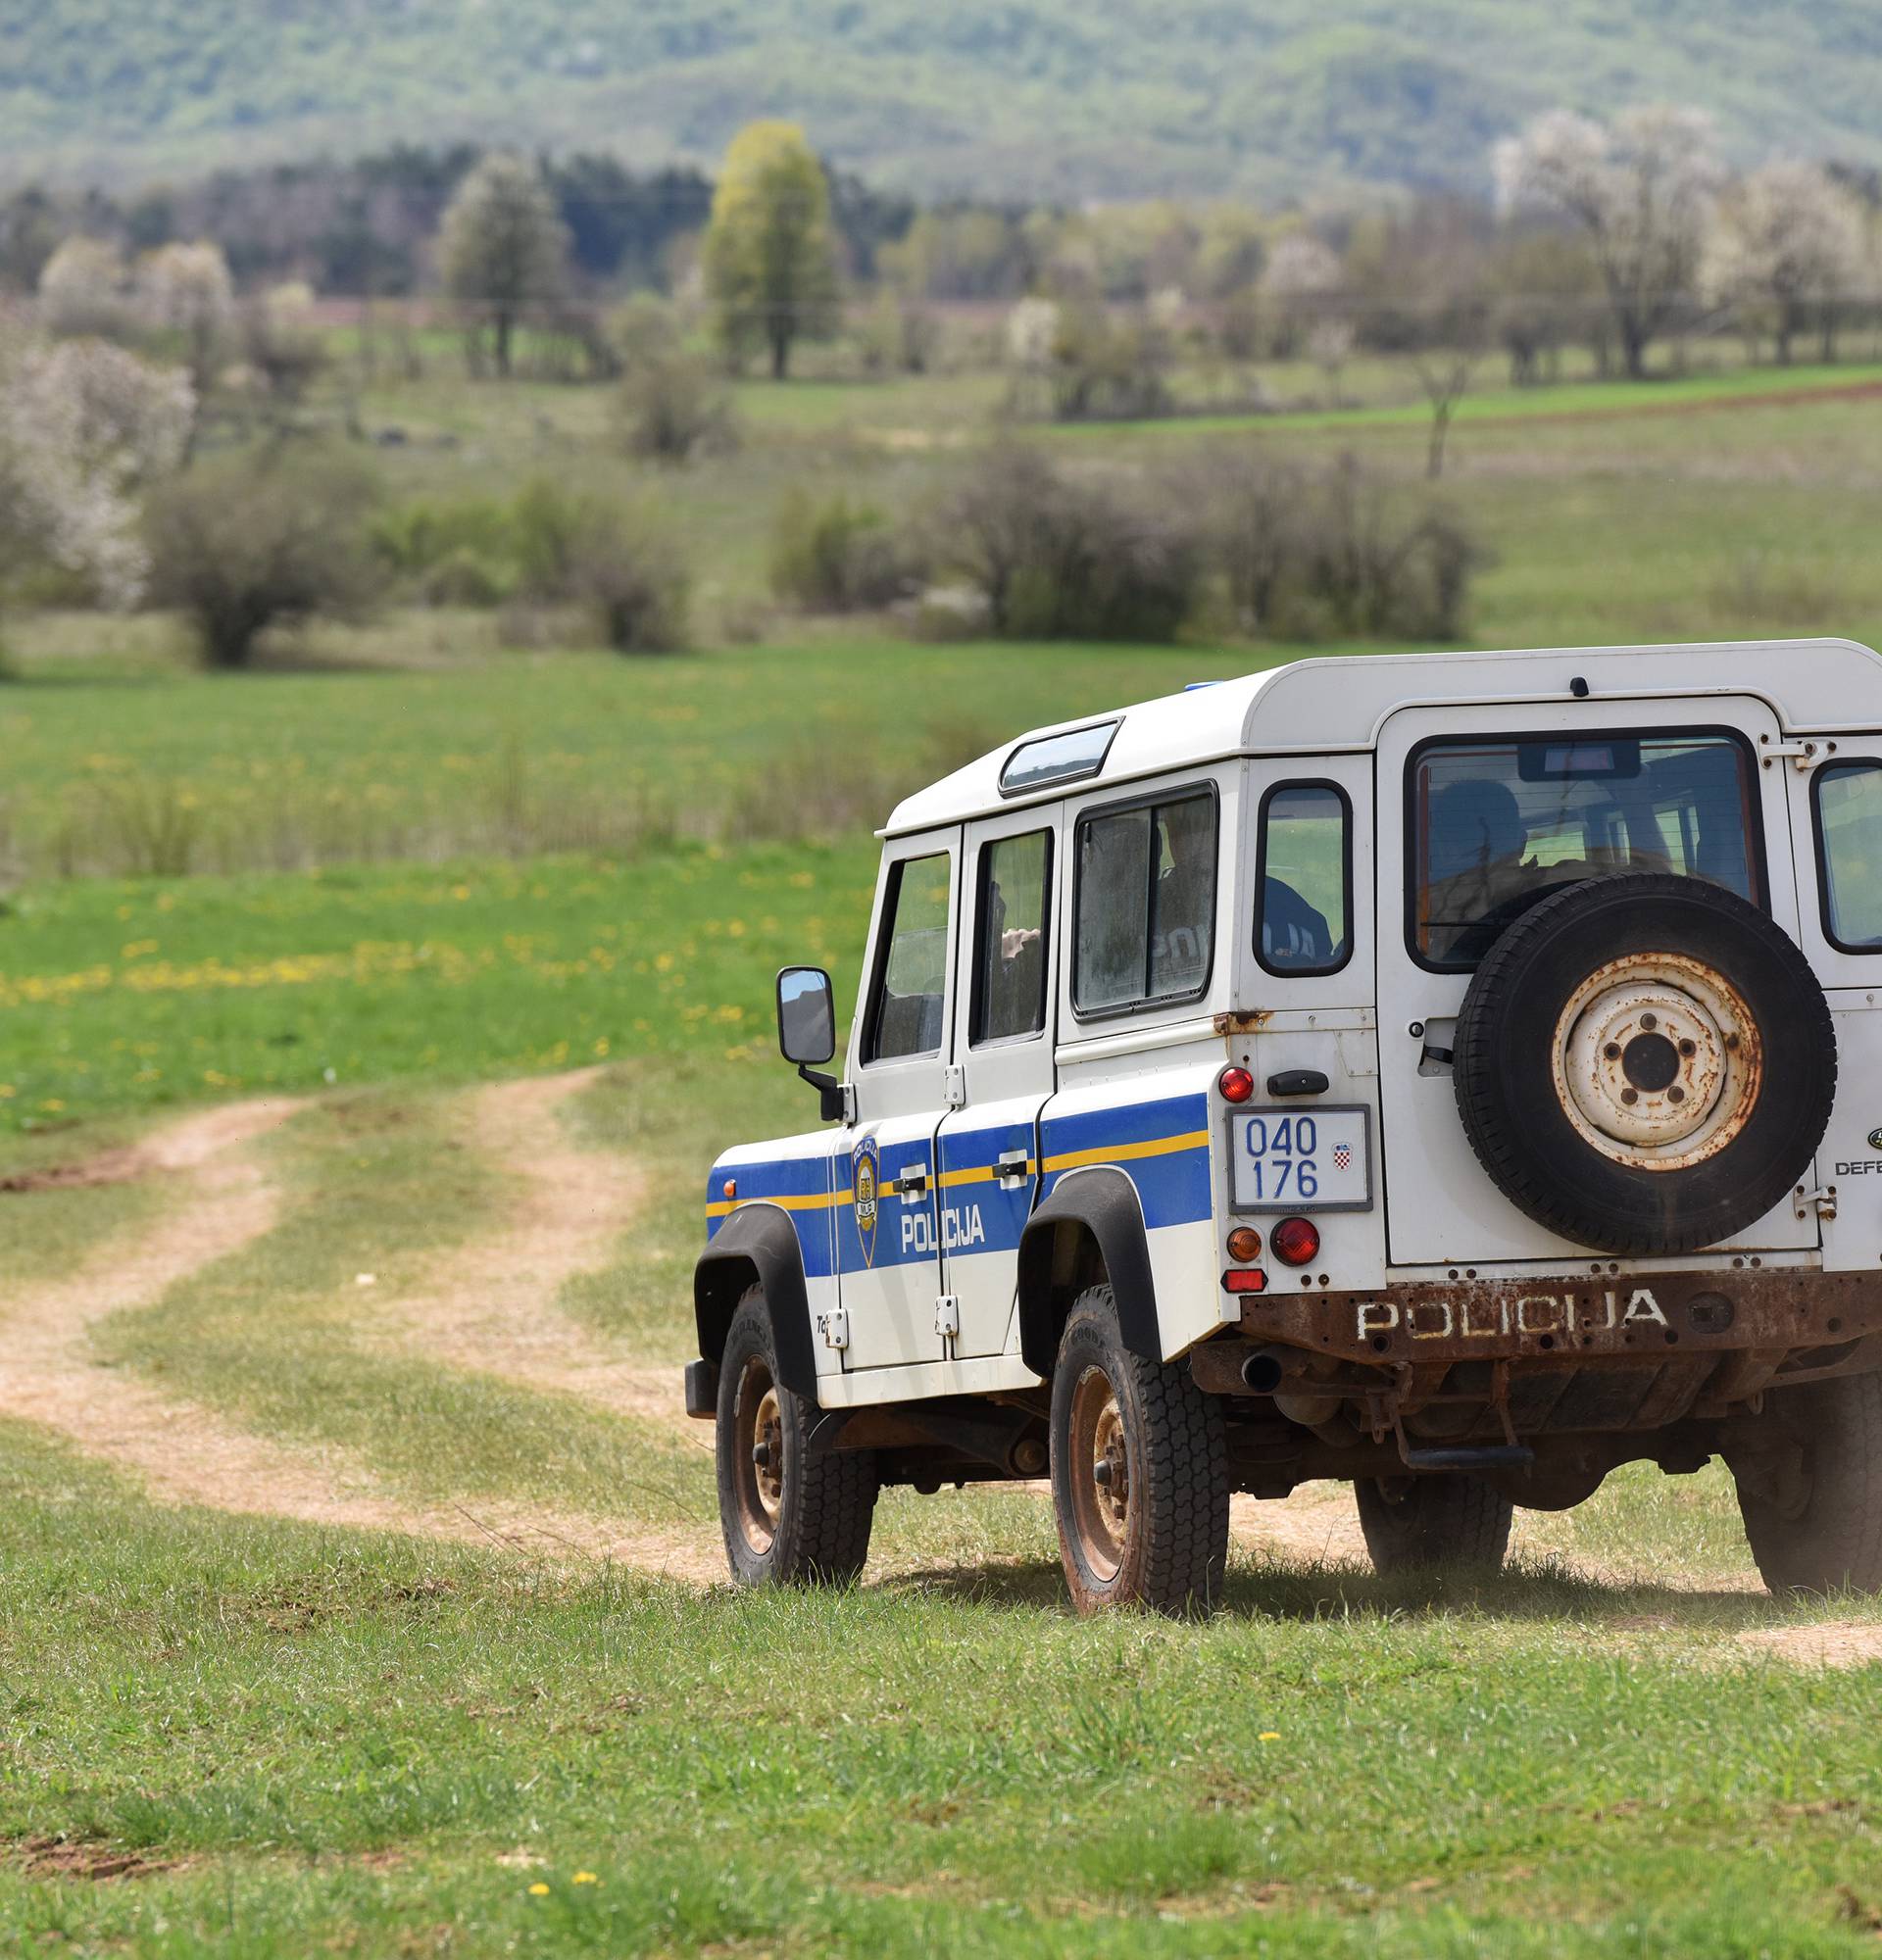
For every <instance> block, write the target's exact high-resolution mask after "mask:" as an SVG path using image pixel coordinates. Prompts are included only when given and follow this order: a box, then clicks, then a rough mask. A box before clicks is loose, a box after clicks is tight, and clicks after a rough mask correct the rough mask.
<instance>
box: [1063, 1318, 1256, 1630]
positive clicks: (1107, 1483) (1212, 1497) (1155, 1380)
mask: <svg viewBox="0 0 1882 1960" xmlns="http://www.w3.org/2000/svg"><path fill="white" fill-rule="evenodd" d="M1052 1496H1053V1509H1054V1512H1055V1515H1056V1517H1057V1519H1058V1525H1059V1548H1060V1552H1061V1555H1062V1557H1063V1559H1064V1561H1065V1581H1066V1584H1067V1585H1068V1586H1069V1587H1070V1589H1071V1596H1072V1601H1073V1603H1074V1604H1075V1605H1076V1606H1077V1607H1078V1608H1079V1610H1080V1611H1081V1612H1092V1611H1095V1610H1097V1609H1098V1608H1100V1607H1105V1606H1127V1605H1139V1606H1149V1607H1152V1608H1154V1609H1155V1610H1156V1611H1158V1612H1160V1613H1184V1612H1195V1611H1204V1612H1206V1611H1208V1610H1209V1609H1210V1608H1211V1607H1212V1606H1213V1605H1215V1604H1216V1603H1217V1601H1218V1600H1219V1599H1220V1597H1221V1590H1222V1572H1223V1568H1224V1566H1225V1565H1226V1564H1227V1562H1228V1446H1227V1442H1226V1438H1225V1436H1224V1433H1223V1427H1222V1415H1221V1410H1220V1408H1219V1407H1218V1406H1217V1405H1216V1403H1215V1402H1214V1400H1213V1398H1212V1397H1209V1396H1206V1395H1205V1394H1204V1393H1203V1392H1202V1390H1201V1389H1199V1388H1198V1387H1197V1386H1196V1382H1195V1379H1194V1377H1193V1376H1192V1375H1191V1374H1190V1372H1189V1370H1188V1369H1187V1368H1184V1367H1180V1366H1171V1365H1168V1364H1166V1363H1164V1362H1161V1361H1148V1360H1146V1359H1144V1357H1143V1356H1142V1355H1140V1354H1133V1353H1131V1352H1130V1351H1129V1350H1128V1349H1127V1348H1125V1347H1124V1344H1123V1338H1122V1336H1121V1335H1120V1334H1119V1332H1118V1329H1117V1310H1116V1305H1115V1302H1114V1299H1113V1298H1112V1291H1111V1289H1110V1287H1108V1286H1104V1287H1091V1288H1089V1289H1088V1290H1087V1291H1086V1292H1084V1293H1082V1294H1080V1295H1079V1297H1078V1299H1076V1300H1075V1301H1074V1302H1073V1304H1072V1309H1071V1312H1070V1314H1069V1315H1068V1316H1067V1318H1066V1321H1065V1334H1064V1336H1063V1338H1062V1339H1061V1341H1060V1344H1059V1364H1058V1367H1057V1369H1056V1370H1055V1371H1054V1374H1053V1380H1052Z"/></svg>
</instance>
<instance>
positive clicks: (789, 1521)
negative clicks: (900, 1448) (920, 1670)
mask: <svg viewBox="0 0 1882 1960" xmlns="http://www.w3.org/2000/svg"><path fill="white" fill-rule="evenodd" d="M815 1414H816V1410H815V1408H814V1407H813V1406H812V1405H811V1404H810V1403H808V1402H806V1401H805V1400H804V1399H803V1398H802V1397H799V1396H795V1395H793V1394H792V1393H791V1391H790V1390H789V1389H787V1388H785V1387H784V1386H783V1385H782V1384H781V1383H780V1382H779V1381H778V1379H777V1350H776V1347H775V1344H774V1342H773V1338H772V1334H771V1317H770V1314H769V1313H768V1311H767V1310H766V1306H765V1296H764V1294H763V1293H762V1292H761V1291H760V1290H759V1288H757V1287H751V1288H748V1289H747V1291H746V1293H745V1295H744V1297H743V1298H742V1299H740V1300H739V1302H738V1310H737V1312H736V1313H734V1314H733V1316H732V1324H731V1327H730V1329H729V1331H728V1332H727V1334H726V1336H725V1352H724V1354H723V1356H722V1357H721V1359H720V1362H719V1371H718V1436H717V1444H718V1515H719V1523H720V1525H721V1526H722V1528H723V1530H724V1534H725V1556H726V1558H727V1559H728V1560H729V1561H730V1564H731V1568H732V1577H733V1578H734V1579H736V1580H737V1581H738V1583H739V1584H740V1585H741V1586H815V1585H826V1586H840V1585H844V1584H846V1583H847V1582H848V1581H850V1580H852V1579H854V1578H855V1577H856V1576H857V1574H858V1573H860V1572H861V1571H862V1570H863V1566H864V1562H865V1560H867V1557H868V1555H869V1528H870V1526H871V1525H872V1524H873V1522H874V1519H875V1493H876V1470H875V1458H874V1456H873V1455H872V1454H871V1453H870V1452H869V1451H867V1450H852V1451H847V1452H844V1453H841V1454H830V1455H825V1456H813V1455H811V1453H810V1450H809V1446H808V1443H809V1430H810V1423H811V1419H812V1418H813V1417H814V1416H815Z"/></svg>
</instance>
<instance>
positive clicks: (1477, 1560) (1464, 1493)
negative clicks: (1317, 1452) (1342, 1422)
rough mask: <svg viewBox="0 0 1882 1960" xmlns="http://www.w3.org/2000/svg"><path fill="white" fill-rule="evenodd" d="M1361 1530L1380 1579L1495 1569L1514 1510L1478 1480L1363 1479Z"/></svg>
mask: <svg viewBox="0 0 1882 1960" xmlns="http://www.w3.org/2000/svg"><path fill="white" fill-rule="evenodd" d="M1354 1494H1355V1495H1356V1496H1357V1497H1358V1498H1359V1500H1360V1529H1361V1531H1362V1532H1363V1533H1364V1534H1365V1548H1366V1550H1367V1551H1369V1552H1370V1553H1371V1554H1372V1567H1373V1570H1374V1571H1375V1572H1378V1573H1379V1574H1380V1575H1381V1576H1387V1575H1390V1574H1392V1573H1395V1572H1421V1571H1429V1570H1430V1569H1431V1568H1432V1567H1434V1566H1438V1565H1468V1566H1475V1567H1477V1568H1478V1569H1480V1570H1492V1571H1494V1570H1495V1569H1496V1568H1497V1567H1498V1566H1500V1565H1502V1563H1503V1557H1504V1553H1505V1552H1506V1551H1508V1550H1509V1548H1510V1520H1511V1515H1512V1514H1513V1512H1514V1510H1515V1506H1514V1505H1513V1504H1512V1503H1511V1501H1510V1499H1509V1498H1508V1497H1506V1496H1505V1495H1503V1494H1502V1492H1500V1491H1499V1490H1498V1489H1497V1488H1496V1486H1495V1485H1494V1484H1487V1483H1485V1482H1484V1480H1483V1479H1482V1478H1481V1477H1458V1476H1449V1477H1393V1478H1378V1477H1362V1478H1361V1479H1360V1481H1359V1483H1358V1484H1357V1485H1356V1486H1355V1491H1354Z"/></svg>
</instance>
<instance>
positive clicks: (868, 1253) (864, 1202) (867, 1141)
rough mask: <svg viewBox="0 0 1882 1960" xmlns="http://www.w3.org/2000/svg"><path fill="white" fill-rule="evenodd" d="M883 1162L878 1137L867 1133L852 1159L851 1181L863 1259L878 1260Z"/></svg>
mask: <svg viewBox="0 0 1882 1960" xmlns="http://www.w3.org/2000/svg"><path fill="white" fill-rule="evenodd" d="M879 1174H880V1164H879V1160H878V1158H877V1156H876V1152H875V1139H874V1138H873V1137H865V1138H864V1139H863V1141H862V1142H861V1143H860V1144H858V1145H857V1147H856V1154H855V1156H854V1158H853V1159H852V1162H851V1170H850V1184H851V1189H852V1190H853V1191H854V1192H855V1194H856V1236H857V1237H858V1238H859V1239H860V1240H861V1241H862V1242H863V1263H864V1264H865V1265H866V1266H873V1265H874V1264H875V1214H876V1187H877V1184H878V1182H879Z"/></svg>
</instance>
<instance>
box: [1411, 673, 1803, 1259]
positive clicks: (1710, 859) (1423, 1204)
mask: <svg viewBox="0 0 1882 1960" xmlns="http://www.w3.org/2000/svg"><path fill="white" fill-rule="evenodd" d="M1779 739H1780V731H1779V729H1778V725H1777V721H1776V717H1775V716H1774V715H1773V714H1772V712H1771V711H1770V709H1769V708H1768V707H1767V706H1766V705H1765V704H1764V703H1762V702H1759V701H1757V700H1753V699H1751V698H1748V697H1741V696H1714V697H1709V698H1701V699H1695V700H1691V701H1682V702H1673V701H1665V700H1652V701H1644V700H1634V701H1570V702H1554V703H1537V702H1521V703H1513V702H1500V703H1494V704H1484V705H1481V706H1468V707H1455V708H1445V709H1404V710H1401V711H1399V712H1398V713H1396V714H1394V715H1392V716H1390V717H1389V718H1388V719H1387V721H1386V722H1385V724H1384V726H1383V728H1382V729H1381V731H1380V736H1379V743H1378V752H1377V759H1376V767H1377V781H1376V807H1377V811H1378V879H1377V889H1378V922H1377V931H1378V1006H1379V1077H1380V1106H1381V1115H1382V1132H1383V1138H1384V1152H1383V1159H1384V1164H1385V1178H1384V1185H1385V1192H1386V1228H1387V1245H1388V1258H1389V1259H1390V1261H1391V1262H1392V1263H1393V1264H1394V1265H1424V1266H1429V1265H1442V1264H1445V1263H1447V1262H1455V1263H1457V1264H1458V1265H1459V1266H1460V1267H1462V1266H1463V1265H1464V1264H1465V1262H1468V1263H1471V1264H1475V1263H1478V1262H1481V1263H1484V1264H1489V1263H1492V1262H1501V1261H1506V1260H1521V1259H1551V1260H1555V1259H1559V1258H1560V1257H1563V1256H1570V1257H1585V1256H1586V1251H1585V1249H1584V1248H1581V1247H1577V1246H1574V1245H1572V1244H1570V1243H1569V1242H1568V1241H1566V1240H1563V1239H1560V1238H1557V1237H1556V1236H1555V1235H1554V1234H1553V1233H1551V1232H1548V1231H1546V1230H1545V1229H1544V1228H1543V1227H1541V1226H1539V1225H1537V1224H1535V1223H1534V1222H1533V1221H1531V1220H1530V1219H1529V1218H1527V1217H1525V1216H1524V1215H1523V1213H1521V1212H1520V1211H1519V1210H1517V1208H1516V1207H1515V1206H1514V1205H1513V1204H1511V1202H1510V1201H1508V1200H1507V1199H1506V1198H1505V1197H1504V1196H1503V1194H1502V1193H1501V1192H1500V1191H1499V1190H1498V1189H1497V1187H1496V1185H1495V1184H1494V1183H1493V1182H1492V1180H1491V1178H1490V1177H1489V1175H1488V1174H1487V1173H1486V1172H1485V1170H1484V1169H1483V1167H1482V1165H1481V1164H1479V1163H1478V1161H1477V1159H1476V1157H1475V1155H1474V1153H1473V1152H1472V1151H1471V1149H1470V1145H1469V1143H1468V1141H1467V1140H1466V1138H1465V1136H1464V1132H1463V1126H1462V1124H1461V1120H1460V1118H1459V1115H1458V1109H1457V1102H1456V1095H1455V1090H1454V1086H1453V1082H1452V1076H1451V1069H1450V1047H1451V1041H1452V1034H1453V1030H1454V1028H1455V1025H1456V1020H1457V1014H1458V1009H1459V1006H1460V1005H1461V1003H1462V1000H1463V996H1464V990H1465V989H1466V987H1467V986H1468V985H1469V981H1470V974H1471V971H1472V970H1473V968H1474V965H1475V959H1476V956H1479V954H1480V952H1481V949H1482V947H1483V946H1484V945H1485V944H1487V942H1488V940H1489V939H1490V938H1492V937H1494V935H1495V930H1496V926H1495V920H1494V919H1489V920H1488V922H1487V923H1483V924H1481V925H1479V926H1471V925H1468V924H1465V923H1462V921H1465V920H1467V919H1469V918H1471V917H1472V916H1477V915H1487V914H1488V913H1490V912H1492V911H1494V910H1497V909H1498V908H1502V910H1504V911H1506V912H1507V913H1508V915H1509V916H1511V917H1513V916H1514V915H1515V912H1516V910H1518V909H1519V908H1520V906H1521V904H1522V903H1523V901H1524V894H1525V893H1526V892H1528V891H1532V890H1533V889H1534V888H1535V887H1536V886H1537V885H1538V884H1547V883H1549V882H1552V881H1566V880H1568V879H1570V878H1572V877H1574V876H1577V875H1582V876H1585V875H1587V874H1588V873H1589V872H1590V871H1595V872H1599V871H1604V870H1625V869H1629V868H1635V869H1647V868H1652V869H1658V870H1666V869H1672V870H1676V871H1685V872H1691V873H1694V874H1696V875H1699V876H1703V877H1708V878H1710V879H1713V880H1714V881H1716V882H1719V883H1722V884H1725V885H1728V886H1731V887H1734V888H1737V889H1739V890H1741V891H1742V892H1747V894H1748V895H1749V896H1752V897H1753V898H1754V899H1755V900H1756V901H1757V902H1758V903H1759V904H1761V905H1762V906H1763V907H1764V908H1765V909H1766V910H1767V911H1768V912H1769V913H1770V914H1771V916H1772V917H1773V918H1774V919H1775V920H1776V922H1777V923H1778V924H1779V925H1781V926H1782V927H1783V928H1784V930H1785V931H1786V932H1788V933H1789V934H1791V936H1792V937H1793V938H1796V937H1798V933H1799V918H1798V903H1797V879H1796V870H1795V862H1794V858H1793V850H1792V843H1791V827H1790V819H1789V813H1788V809H1787V784H1786V781H1785V771H1784V769H1783V766H1782V764H1781V763H1779V762H1773V761H1772V760H1770V759H1769V758H1768V756H1767V755H1766V754H1765V753H1764V752H1766V751H1768V750H1769V749H1771V748H1772V747H1773V746H1775V745H1776V744H1777V743H1778V742H1779ZM1486 785H1488V787H1486ZM1504 791H1508V792H1509V793H1510V800H1511V801H1510V802H1506V800H1505V797H1504V794H1503V792H1504ZM1511 802H1512V803H1513V804H1514V806H1515V809H1514V816H1513V818H1512V817H1511V814H1510V810H1511ZM1511 824H1513V826H1514V828H1513V829H1511V828H1510V827H1509V826H1510V825H1511ZM1518 832H1519V835H1518V834H1517V833H1518ZM1512 840H1513V843H1514V847H1515V848H1514V854H1513V856H1512V855H1511V851H1510V850H1509V849H1507V848H1506V847H1507V846H1509V845H1511V842H1512ZM1447 854H1448V855H1447ZM1498 867H1501V868H1498ZM1464 893H1467V894H1468V896H1467V897H1465V896H1461V894H1464ZM1817 1239H1818V1228H1817V1223H1816V1219H1815V1216H1814V1213H1810V1214H1809V1215H1808V1216H1806V1217H1802V1218H1800V1217H1799V1216H1798V1214H1797V1210H1796V1208H1795V1207H1793V1206H1791V1205H1788V1204H1786V1205H1780V1206H1779V1207H1778V1208H1777V1209H1775V1210H1773V1211H1771V1212H1769V1213H1767V1214H1766V1215H1765V1216H1764V1217H1763V1218H1762V1219H1760V1220H1759V1221H1758V1223H1757V1224H1756V1225H1754V1226H1752V1227H1751V1228H1750V1229H1749V1230H1748V1231H1747V1232H1745V1233H1744V1234H1742V1235H1741V1236H1740V1237H1739V1238H1737V1239H1734V1240H1731V1241H1729V1242H1727V1244H1728V1246H1729V1247H1730V1248H1732V1249H1739V1248H1746V1249H1758V1250H1774V1249H1780V1248H1803V1247H1813V1246H1815V1245H1816V1244H1817Z"/></svg>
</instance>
